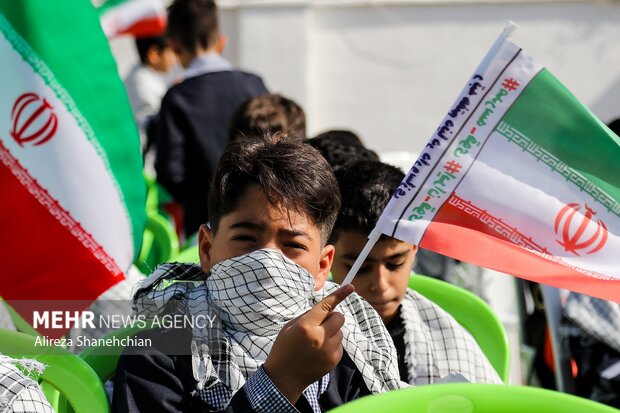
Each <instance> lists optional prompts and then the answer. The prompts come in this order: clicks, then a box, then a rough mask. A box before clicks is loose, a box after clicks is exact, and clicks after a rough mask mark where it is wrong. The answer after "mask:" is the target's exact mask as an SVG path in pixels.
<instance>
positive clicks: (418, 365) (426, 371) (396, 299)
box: [329, 161, 501, 385]
mask: <svg viewBox="0 0 620 413" xmlns="http://www.w3.org/2000/svg"><path fill="white" fill-rule="evenodd" d="M336 177H337V179H338V183H339V185H340V190H341V197H342V207H341V210H340V213H339V214H338V218H337V220H336V224H335V225H334V230H333V232H332V235H331V237H330V241H329V242H330V243H333V244H334V246H335V247H336V253H335V256H334V265H333V267H332V275H333V277H334V281H336V282H338V283H340V282H342V281H343V280H344V278H345V276H346V275H347V273H348V271H349V269H350V268H351V266H352V265H353V263H354V262H355V259H356V258H357V256H358V255H359V253H360V252H361V250H362V248H363V247H364V245H365V244H366V241H367V236H368V234H369V233H370V232H371V231H372V229H373V228H374V227H375V225H376V223H377V220H378V219H379V216H380V215H381V213H382V211H383V209H384V208H385V206H386V205H387V203H388V201H389V200H390V197H391V195H392V193H393V192H394V191H395V190H396V188H397V187H398V184H399V183H400V182H401V181H402V179H403V178H404V174H403V173H402V172H401V171H400V169H398V168H395V167H393V166H390V165H387V164H384V163H381V162H376V161H357V162H354V163H351V164H348V165H346V166H345V167H344V168H343V169H341V170H339V171H338V172H336ZM416 252H417V246H415V245H411V244H408V243H406V242H404V241H400V240H397V239H395V238H391V237H388V236H385V235H382V236H381V238H380V239H379V241H378V242H377V243H376V244H375V246H374V248H373V249H372V250H371V252H370V254H369V255H368V258H366V261H364V264H362V267H361V268H360V270H359V272H358V273H357V276H356V277H355V278H354V280H353V285H354V286H355V290H356V292H357V293H358V294H359V295H361V296H362V297H364V298H365V299H366V300H367V301H368V302H369V303H370V304H371V305H372V306H373V307H374V308H375V310H376V311H377V312H378V313H379V315H380V316H381V318H382V319H383V321H384V323H385V324H386V327H387V329H388V331H389V332H390V335H391V336H392V339H393V340H394V345H395V347H396V351H397V353H398V368H399V372H400V377H401V380H403V381H406V382H408V383H410V384H415V385H422V384H430V383H433V382H435V381H437V380H439V379H442V378H444V377H446V376H448V375H449V374H451V373H460V374H462V375H463V376H464V377H465V378H466V379H467V380H468V381H470V382H477V383H501V380H500V378H499V376H498V375H497V373H496V371H495V370H494V369H493V367H492V366H491V365H490V363H489V361H488V360H487V359H486V357H485V356H484V354H483V353H482V351H481V350H480V348H479V347H478V345H477V343H476V341H475V340H474V339H473V337H471V335H470V334H469V333H468V332H467V331H466V330H465V329H464V328H463V327H462V326H460V325H459V324H458V323H457V322H456V320H454V319H453V318H452V316H450V315H449V314H447V313H446V312H445V311H443V310H442V309H441V308H439V307H438V306H437V305H435V304H434V303H432V302H431V301H429V300H428V299H426V298H425V297H424V296H422V295H421V294H419V293H417V292H415V291H413V290H411V289H409V288H407V286H408V284H409V277H410V274H411V269H412V267H413V262H414V259H415V255H416Z"/></svg>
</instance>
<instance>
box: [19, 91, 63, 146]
mask: <svg viewBox="0 0 620 413" xmlns="http://www.w3.org/2000/svg"><path fill="white" fill-rule="evenodd" d="M11 121H12V122H13V130H12V131H11V136H12V137H13V139H15V141H16V142H17V143H18V144H19V146H24V143H29V144H32V145H33V146H38V145H42V144H44V143H45V142H47V141H49V140H50V139H52V137H53V136H54V134H55V133H56V129H57V128H58V119H57V118H56V114H55V113H54V108H53V107H52V105H50V104H49V102H48V101H47V100H46V99H45V98H41V97H39V96H38V95H37V94H35V93H24V94H23V95H21V96H20V97H19V98H17V100H16V101H15V103H14V104H13V109H12V110H11Z"/></svg>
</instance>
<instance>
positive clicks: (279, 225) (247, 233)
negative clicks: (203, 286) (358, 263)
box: [199, 185, 334, 289]
mask: <svg viewBox="0 0 620 413" xmlns="http://www.w3.org/2000/svg"><path fill="white" fill-rule="evenodd" d="M262 248H271V249H274V250H277V251H279V252H281V253H282V254H283V255H285V256H286V257H288V258H290V259H291V260H292V261H294V262H295V263H297V264H299V265H300V266H302V267H303V268H305V269H306V270H308V272H309V273H310V274H311V275H312V276H313V277H314V279H315V289H320V288H322V287H323V284H324V283H325V280H326V279H327V275H328V274H329V270H330V268H331V264H332V260H333V258H334V247H333V246H331V245H327V246H325V247H321V233H320V231H319V228H318V227H317V226H316V225H314V224H313V223H312V222H311V221H309V220H308V218H307V217H306V216H305V215H302V214H298V213H295V212H292V211H287V210H285V209H283V208H279V207H275V206H273V205H271V204H270V203H269V202H268V201H267V199H266V198H265V196H264V195H263V193H262V191H260V189H259V188H258V186H256V185H253V186H250V187H249V188H248V189H247V190H246V193H245V194H244V195H243V196H242V197H241V199H240V200H239V206H238V207H237V208H236V209H235V210H234V211H232V212H230V213H228V214H226V215H224V216H223V217H222V219H221V220H220V224H219V228H218V231H217V233H216V234H215V235H213V234H212V232H211V231H210V230H209V229H207V228H206V227H205V226H203V227H201V229H200V234H199V251H200V264H201V266H202V269H203V271H205V272H207V271H208V270H209V269H210V268H211V267H212V266H213V265H215V264H217V263H218V262H221V261H224V260H226V259H229V258H233V257H238V256H240V255H243V254H247V253H250V252H252V251H256V250H258V249H262Z"/></svg>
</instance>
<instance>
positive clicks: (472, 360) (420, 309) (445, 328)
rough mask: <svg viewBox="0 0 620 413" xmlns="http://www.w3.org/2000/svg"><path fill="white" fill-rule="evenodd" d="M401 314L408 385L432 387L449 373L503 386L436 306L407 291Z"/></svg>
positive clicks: (471, 342)
mask: <svg viewBox="0 0 620 413" xmlns="http://www.w3.org/2000/svg"><path fill="white" fill-rule="evenodd" d="M400 314H401V317H402V319H403V324H404V326H405V361H406V363H407V367H408V368H409V371H408V373H409V383H410V384H413V385H424V384H432V383H434V382H435V381H437V380H439V379H441V378H443V377H446V376H448V375H449V374H450V373H461V374H462V375H463V376H464V377H465V378H466V379H467V380H468V381H470V382H473V383H501V382H502V381H501V379H500V378H499V376H498V374H497V372H496V371H495V369H494V368H493V366H491V364H490V363H489V361H488V359H487V358H486V356H485V355H484V354H483V353H482V350H480V347H479V346H478V344H477V343H476V341H475V340H474V338H473V337H472V336H471V334H469V332H468V331H466V330H465V329H464V328H463V327H462V326H461V325H460V324H459V323H458V322H457V321H456V320H455V319H454V318H453V317H452V316H451V315H450V314H448V313H447V312H445V311H444V310H443V309H442V308H440V307H439V306H437V304H435V303H433V302H432V301H430V300H429V299H427V298H426V297H424V296H423V295H421V294H420V293H418V292H416V291H413V290H411V289H408V290H407V293H406V294H405V298H404V300H403V301H402V303H401V310H400Z"/></svg>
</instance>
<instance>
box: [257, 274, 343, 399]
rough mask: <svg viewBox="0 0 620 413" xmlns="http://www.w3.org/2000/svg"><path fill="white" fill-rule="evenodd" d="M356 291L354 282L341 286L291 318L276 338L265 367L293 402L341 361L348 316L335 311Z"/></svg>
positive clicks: (281, 390)
mask: <svg viewBox="0 0 620 413" xmlns="http://www.w3.org/2000/svg"><path fill="white" fill-rule="evenodd" d="M353 290H354V288H353V285H351V284H349V285H345V286H343V287H340V288H339V289H338V290H336V291H334V292H333V293H331V294H330V295H328V296H327V297H325V298H324V299H322V300H321V301H320V302H319V303H318V304H317V305H315V306H314V307H312V308H311V309H310V310H308V312H306V313H305V314H303V315H301V316H299V317H297V318H295V319H293V320H291V321H289V322H288V323H287V324H286V325H285V326H284V328H282V330H281V331H280V334H278V337H276V341H275V343H273V347H272V349H271V353H269V356H268V357H267V360H266V361H265V364H264V365H263V368H264V369H265V372H266V373H267V375H268V376H269V378H270V379H271V381H272V382H273V383H274V384H275V385H276V387H278V389H279V390H280V392H282V394H283V395H284V397H286V398H287V399H288V400H289V402H291V404H295V403H296V402H297V400H298V399H299V396H300V395H301V393H302V392H303V391H304V390H305V389H306V387H308V386H309V385H310V384H312V383H314V382H315V381H317V380H318V379H320V378H321V377H323V376H324V375H325V374H327V373H329V372H330V371H331V370H333V369H334V367H336V365H337V364H338V363H339V362H340V359H341V358H342V351H343V350H342V345H341V343H342V331H340V327H342V326H343V324H344V316H343V315H342V314H341V313H338V312H333V310H334V308H336V306H337V305H338V304H339V303H340V302H341V301H342V300H344V299H345V298H347V296H348V295H349V294H351V293H352V292H353Z"/></svg>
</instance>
